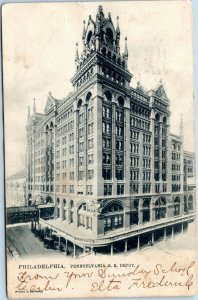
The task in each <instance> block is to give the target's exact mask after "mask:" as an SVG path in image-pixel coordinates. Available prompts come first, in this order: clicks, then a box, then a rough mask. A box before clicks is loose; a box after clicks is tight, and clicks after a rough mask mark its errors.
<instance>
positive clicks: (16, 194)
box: [6, 169, 27, 207]
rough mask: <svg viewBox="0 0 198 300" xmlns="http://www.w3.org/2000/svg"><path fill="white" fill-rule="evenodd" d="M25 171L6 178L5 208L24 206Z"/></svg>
mask: <svg viewBox="0 0 198 300" xmlns="http://www.w3.org/2000/svg"><path fill="white" fill-rule="evenodd" d="M25 205H27V203H26V171H25V169H24V170H22V171H20V172H17V173H15V174H14V175H12V176H9V177H7V178H6V207H12V206H25Z"/></svg>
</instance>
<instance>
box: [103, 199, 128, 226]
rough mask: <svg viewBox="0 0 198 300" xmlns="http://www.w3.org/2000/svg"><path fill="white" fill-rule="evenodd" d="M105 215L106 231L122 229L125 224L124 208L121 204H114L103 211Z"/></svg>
mask: <svg viewBox="0 0 198 300" xmlns="http://www.w3.org/2000/svg"><path fill="white" fill-rule="evenodd" d="M102 213H103V214H104V231H110V230H115V229H118V228H122V227H123V224H124V221H123V219H124V212H123V206H122V205H121V204H120V203H112V204H109V205H108V206H107V207H105V208H104V209H103V211H102Z"/></svg>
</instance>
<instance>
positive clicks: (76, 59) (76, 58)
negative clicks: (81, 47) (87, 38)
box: [75, 43, 79, 62]
mask: <svg viewBox="0 0 198 300" xmlns="http://www.w3.org/2000/svg"><path fill="white" fill-rule="evenodd" d="M78 61H79V54H78V43H76V56H75V62H78Z"/></svg>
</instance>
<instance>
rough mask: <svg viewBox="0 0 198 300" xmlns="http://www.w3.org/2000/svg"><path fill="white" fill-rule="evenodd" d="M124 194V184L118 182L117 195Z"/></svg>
mask: <svg viewBox="0 0 198 300" xmlns="http://www.w3.org/2000/svg"><path fill="white" fill-rule="evenodd" d="M123 194H124V184H118V185H117V195H123Z"/></svg>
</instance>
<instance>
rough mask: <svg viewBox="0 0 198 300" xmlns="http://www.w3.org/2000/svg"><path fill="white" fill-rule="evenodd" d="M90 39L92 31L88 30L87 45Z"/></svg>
mask: <svg viewBox="0 0 198 300" xmlns="http://www.w3.org/2000/svg"><path fill="white" fill-rule="evenodd" d="M91 37H92V31H91V30H90V31H89V33H88V36H87V43H88V44H89V43H90V40H91Z"/></svg>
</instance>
